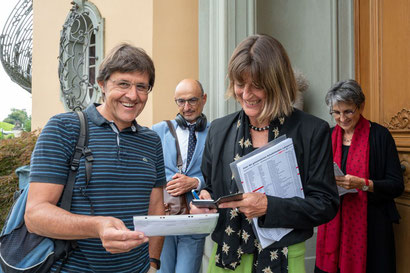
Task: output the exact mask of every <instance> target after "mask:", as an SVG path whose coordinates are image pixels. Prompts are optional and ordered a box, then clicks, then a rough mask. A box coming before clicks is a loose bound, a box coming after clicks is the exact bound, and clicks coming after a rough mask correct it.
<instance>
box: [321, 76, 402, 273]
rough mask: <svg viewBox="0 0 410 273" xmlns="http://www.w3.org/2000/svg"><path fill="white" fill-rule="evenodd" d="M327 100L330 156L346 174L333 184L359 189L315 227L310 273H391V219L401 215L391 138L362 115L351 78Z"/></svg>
mask: <svg viewBox="0 0 410 273" xmlns="http://www.w3.org/2000/svg"><path fill="white" fill-rule="evenodd" d="M326 104H327V105H328V107H329V109H330V114H331V115H332V116H333V118H334V119H335V121H336V123H337V125H336V127H335V128H334V129H333V132H332V148H333V160H334V162H336V163H337V164H338V165H339V167H340V169H341V170H342V171H343V173H345V174H346V175H345V176H336V183H337V185H338V186H340V187H343V188H345V189H357V190H358V192H357V193H348V194H345V195H343V196H342V197H341V202H340V208H339V212H338V214H337V215H336V217H335V218H334V219H333V220H332V221H330V222H329V223H327V224H325V225H322V226H320V227H319V229H318V236H317V247H316V270H315V272H317V273H323V272H328V273H333V272H334V273H336V272H340V273H364V272H368V273H377V272H380V273H389V272H396V261H395V260H396V257H395V250H394V236H393V225H392V223H393V222H395V223H398V221H399V218H400V216H399V214H398V212H397V209H396V206H395V203H394V198H396V197H398V196H400V195H401V194H402V192H403V190H404V184H403V175H402V172H401V168H400V161H399V157H398V155H397V149H396V145H395V143H394V140H393V137H392V136H391V134H390V132H389V131H388V130H387V129H386V128H385V127H383V126H380V125H379V124H377V123H374V122H371V121H368V120H367V119H365V118H364V117H363V116H362V113H363V109H364V105H365V97H364V94H363V92H362V89H361V87H360V85H359V84H358V83H357V82H356V81H354V80H347V81H341V82H338V83H336V84H335V85H334V86H333V87H332V88H331V89H330V90H329V91H328V92H327V95H326Z"/></svg>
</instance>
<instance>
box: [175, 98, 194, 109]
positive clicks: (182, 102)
mask: <svg viewBox="0 0 410 273" xmlns="http://www.w3.org/2000/svg"><path fill="white" fill-rule="evenodd" d="M186 102H188V104H189V105H191V106H196V105H197V104H198V102H199V98H197V97H193V98H190V99H187V100H184V99H175V103H176V104H177V105H178V106H179V107H183V106H185V103H186Z"/></svg>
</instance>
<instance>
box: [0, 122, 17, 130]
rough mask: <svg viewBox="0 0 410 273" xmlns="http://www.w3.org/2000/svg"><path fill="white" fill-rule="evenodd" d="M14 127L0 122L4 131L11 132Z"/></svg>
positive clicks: (0, 126)
mask: <svg viewBox="0 0 410 273" xmlns="http://www.w3.org/2000/svg"><path fill="white" fill-rule="evenodd" d="M13 127H14V125H13V124H10V123H7V122H3V121H0V128H1V129H3V130H4V131H11V129H13Z"/></svg>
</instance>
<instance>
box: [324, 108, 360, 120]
mask: <svg viewBox="0 0 410 273" xmlns="http://www.w3.org/2000/svg"><path fill="white" fill-rule="evenodd" d="M356 110H357V107H356V108H355V109H354V110H345V111H343V112H342V113H343V116H344V117H345V118H352V117H353V115H354V113H356ZM342 113H341V112H339V111H330V113H329V114H331V115H332V116H333V118H340V115H341V114H342Z"/></svg>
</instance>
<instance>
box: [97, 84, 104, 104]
mask: <svg viewBox="0 0 410 273" xmlns="http://www.w3.org/2000/svg"><path fill="white" fill-rule="evenodd" d="M98 86H100V89H101V93H102V101H105V84H104V81H98Z"/></svg>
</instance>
